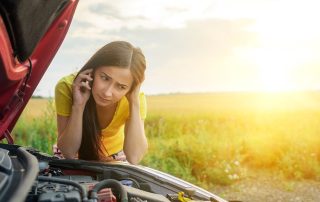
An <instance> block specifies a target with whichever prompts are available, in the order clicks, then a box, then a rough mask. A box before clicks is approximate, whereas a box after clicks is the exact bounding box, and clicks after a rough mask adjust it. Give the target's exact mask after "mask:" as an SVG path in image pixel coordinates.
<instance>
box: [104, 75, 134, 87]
mask: <svg viewBox="0 0 320 202" xmlns="http://www.w3.org/2000/svg"><path fill="white" fill-rule="evenodd" d="M101 73H102V74H104V76H106V77H108V78H110V79H113V78H112V77H111V76H109V75H108V74H107V73H104V72H101ZM113 80H114V79H113ZM116 83H117V84H118V85H121V86H125V87H129V85H127V84H123V83H119V82H118V81H116Z"/></svg>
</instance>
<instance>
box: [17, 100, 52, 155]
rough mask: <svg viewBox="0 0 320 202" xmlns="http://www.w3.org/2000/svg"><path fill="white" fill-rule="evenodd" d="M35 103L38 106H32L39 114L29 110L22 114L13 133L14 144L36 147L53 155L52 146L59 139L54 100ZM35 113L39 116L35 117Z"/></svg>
mask: <svg viewBox="0 0 320 202" xmlns="http://www.w3.org/2000/svg"><path fill="white" fill-rule="evenodd" d="M35 102H37V103H38V105H37V106H32V108H34V110H35V111H38V112H34V111H33V110H31V109H30V108H27V109H26V110H25V111H24V112H23V113H22V116H21V117H20V118H19V120H18V122H17V124H16V126H15V127H14V129H13V131H12V134H13V138H14V142H15V144H18V145H24V146H28V147H34V148H36V149H38V150H40V151H42V152H45V153H48V154H52V153H53V152H52V145H53V144H55V142H56V138H57V132H56V131H57V129H56V128H57V123H56V114H55V107H54V103H53V101H52V100H42V103H39V100H36V101H35ZM40 102H41V100H40ZM32 104H33V103H31V105H32ZM40 111H41V112H40ZM29 112H31V113H29ZM35 113H36V114H38V116H34V114H35Z"/></svg>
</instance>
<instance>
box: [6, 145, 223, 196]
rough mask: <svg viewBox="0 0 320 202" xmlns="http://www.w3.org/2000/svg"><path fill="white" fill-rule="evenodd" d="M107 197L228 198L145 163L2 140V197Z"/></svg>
mask: <svg viewBox="0 0 320 202" xmlns="http://www.w3.org/2000/svg"><path fill="white" fill-rule="evenodd" d="M94 190H96V191H95V192H94ZM110 195H113V196H115V197H116V199H117V200H116V201H119V202H120V201H121V202H124V201H125V202H127V201H130V202H183V201H189V202H193V201H194V202H196V201H197V202H201V201H206V202H227V201H226V200H224V199H222V198H220V197H218V196H217V195H214V194H212V193H210V192H208V191H205V190H204V189H202V188H199V187H197V186H195V185H193V184H190V183H188V182H185V181H183V180H181V179H179V178H176V177H174V176H172V175H169V174H166V173H163V172H161V171H157V170H154V169H151V168H148V167H144V166H140V165H138V166H136V165H131V164H128V163H125V162H110V163H103V162H93V161H85V160H76V159H71V160H67V159H57V158H56V157H52V156H50V155H47V154H42V153H40V152H39V151H37V150H34V149H32V148H24V147H20V146H17V145H9V144H0V201H14V202H16V201H28V202H29V201H30V202H33V201H38V202H49V201H50V202H51V201H52V202H58V201H66V202H68V201H72V202H77V201H79V202H80V201H87V202H89V201H90V202H95V201H104V202H114V201H115V200H111V197H110Z"/></svg>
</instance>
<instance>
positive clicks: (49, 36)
mask: <svg viewBox="0 0 320 202" xmlns="http://www.w3.org/2000/svg"><path fill="white" fill-rule="evenodd" d="M29 1H30V2H32V0H29ZM3 2H4V1H3ZM77 3H78V0H70V1H69V2H67V4H66V5H65V7H64V8H63V10H62V11H61V12H59V15H58V16H57V17H56V18H55V19H54V20H53V22H52V23H51V24H50V25H49V26H48V28H47V29H46V31H45V33H44V35H43V37H41V39H40V40H39V41H37V44H35V48H34V49H33V51H32V53H31V54H30V56H28V58H27V59H26V60H24V61H19V60H21V58H19V55H17V54H16V53H17V44H13V42H12V37H11V35H10V31H11V30H10V29H8V24H7V23H6V21H5V19H4V17H5V16H4V15H2V16H0V44H1V46H0V140H1V139H3V138H6V139H7V140H8V143H11V144H12V143H13V140H12V138H11V136H10V132H11V130H12V128H13V127H14V125H15V123H16V121H17V120H18V118H19V116H20V114H21V112H22V111H23V109H24V107H25V105H26V104H27V102H28V100H29V99H30V97H31V96H32V94H33V92H34V90H35V88H36V87H37V85H38V83H39V81H40V80H41V78H42V76H43V75H44V73H45V71H46V70H47V68H48V66H49V64H50V62H51V61H52V59H53V57H54V56H55V54H56V52H57V51H58V49H59V47H60V45H61V43H62V41H63V39H64V38H65V35H66V33H67V31H68V29H69V26H70V23H71V20H72V17H73V15H74V12H75V9H76V6H77ZM1 4H2V2H1ZM0 6H2V5H0ZM18 8H19V7H18ZM34 23H35V22H34ZM30 26H32V25H30ZM27 48H28V47H27Z"/></svg>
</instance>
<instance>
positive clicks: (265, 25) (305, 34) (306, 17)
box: [246, 1, 320, 91]
mask: <svg viewBox="0 0 320 202" xmlns="http://www.w3.org/2000/svg"><path fill="white" fill-rule="evenodd" d="M283 3H286V2H285V1H283ZM281 8H285V6H278V7H272V8H270V9H268V15H264V14H261V16H256V20H255V21H256V23H255V25H253V26H252V27H251V28H252V31H254V32H256V33H257V36H258V45H257V48H253V49H250V50H249V51H248V52H247V53H246V54H248V55H247V57H248V59H249V60H251V61H252V62H253V63H254V65H255V67H256V69H257V77H258V79H259V82H260V83H259V86H258V88H259V89H260V90H261V91H292V90H299V88H301V86H299V83H297V82H295V79H294V76H296V75H295V74H296V72H302V71H303V68H305V67H306V66H305V65H307V64H308V63H309V64H310V61H312V59H314V58H315V57H316V56H315V51H314V50H312V48H311V47H312V44H314V41H315V38H317V37H318V36H315V35H316V34H315V33H320V30H319V26H315V24H317V23H316V21H317V20H316V18H314V12H312V11H313V10H312V9H311V8H312V7H311V6H310V9H311V10H310V9H303V8H301V5H300V4H290V9H288V10H286V13H285V14H284V13H283V10H281ZM297 12H299V13H300V15H296V14H297ZM270 13H272V15H270Z"/></svg>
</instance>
